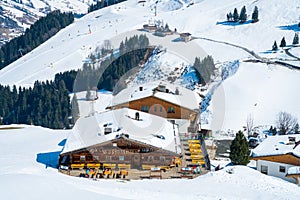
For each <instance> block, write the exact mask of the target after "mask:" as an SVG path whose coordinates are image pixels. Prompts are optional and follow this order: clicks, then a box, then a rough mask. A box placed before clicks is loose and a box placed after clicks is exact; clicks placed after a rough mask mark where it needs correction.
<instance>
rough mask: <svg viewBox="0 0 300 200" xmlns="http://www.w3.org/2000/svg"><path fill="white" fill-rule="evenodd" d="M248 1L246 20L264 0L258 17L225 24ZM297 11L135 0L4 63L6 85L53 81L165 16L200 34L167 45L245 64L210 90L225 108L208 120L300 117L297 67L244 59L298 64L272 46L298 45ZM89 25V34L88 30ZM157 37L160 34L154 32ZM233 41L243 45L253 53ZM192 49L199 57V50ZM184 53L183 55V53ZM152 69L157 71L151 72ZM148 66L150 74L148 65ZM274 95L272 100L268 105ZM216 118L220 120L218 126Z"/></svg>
mask: <svg viewBox="0 0 300 200" xmlns="http://www.w3.org/2000/svg"><path fill="white" fill-rule="evenodd" d="M156 2H157V3H156ZM287 2H288V3H287ZM244 5H245V6H246V9H247V15H248V18H251V14H252V12H253V10H254V7H255V6H258V9H259V22H257V23H250V21H248V22H246V23H245V24H228V23H226V22H225V20H226V14H227V13H228V12H230V11H231V12H233V9H234V8H237V9H238V11H239V12H240V10H241V8H242V6H244ZM155 7H156V9H155ZM155 10H156V16H155ZM299 11H300V5H299V1H298V0H288V1H281V0H273V1H268V0H259V1H253V0H245V1H232V0H223V1H219V0H198V1H194V4H192V3H191V2H190V1H188V0H186V1H181V0H161V1H155V0H150V1H147V2H145V3H138V1H135V0H129V1H127V2H123V3H120V4H117V5H114V6H111V7H108V8H105V9H102V10H99V11H95V12H92V13H90V14H88V15H86V16H84V17H82V18H80V19H77V20H76V21H75V22H74V23H73V24H72V25H70V26H68V27H67V28H65V29H63V30H62V31H60V32H59V33H58V34H57V35H55V36H54V37H53V38H51V39H50V40H48V41H47V42H45V43H44V44H42V45H40V46H39V47H38V48H36V49H35V50H33V51H32V52H31V53H29V54H27V55H25V56H23V57H22V58H20V59H19V60H17V61H16V62H14V63H12V64H11V65H9V66H7V67H6V68H4V69H2V70H1V71H0V83H1V84H9V85H13V84H16V85H18V86H20V85H21V86H31V85H32V84H33V83H34V81H35V80H37V79H38V80H46V79H53V78H54V75H55V74H56V73H58V72H63V71H65V70H70V69H78V68H81V67H82V64H83V62H82V61H84V60H85V59H86V57H87V56H88V55H89V54H90V53H91V52H93V51H94V50H95V49H96V48H97V47H98V46H100V47H101V45H102V44H103V41H104V40H106V39H111V40H113V41H112V43H113V44H114V47H115V48H117V47H118V42H119V41H120V38H118V37H116V36H120V35H126V34H125V33H126V32H129V31H133V30H136V29H138V28H141V27H142V25H143V24H146V23H149V22H153V21H155V20H161V21H163V22H164V24H166V23H168V25H169V27H170V28H171V29H172V30H174V29H175V28H176V29H177V31H178V32H180V33H181V32H190V33H191V34H192V36H193V37H194V38H195V39H194V40H193V41H192V42H187V43H183V42H175V41H176V39H175V40H174V38H173V37H175V38H176V37H178V35H175V36H172V37H170V36H166V37H164V38H163V40H167V41H168V44H172V43H174V45H178V47H179V48H178V49H181V50H182V52H184V51H185V50H186V49H187V47H189V48H190V47H191V45H195V46H198V47H199V48H198V49H201V52H200V51H199V56H200V57H203V56H204V55H205V53H203V50H204V51H205V52H206V53H207V54H209V55H212V56H213V58H214V60H215V62H216V64H218V66H222V65H223V64H224V63H228V62H232V63H233V62H234V61H235V60H238V61H239V62H240V68H239V70H241V71H238V73H237V74H236V75H233V76H232V77H231V78H229V79H227V80H225V81H222V83H221V84H220V89H219V90H217V92H216V93H215V94H214V95H213V96H212V99H213V102H223V103H221V104H219V107H220V108H216V107H217V104H216V103H215V104H214V106H213V104H211V106H210V107H209V108H208V109H209V112H210V113H212V114H213V118H214V120H213V122H210V121H209V120H208V121H209V126H210V127H211V126H212V128H214V129H222V130H226V129H241V128H242V126H243V125H245V119H246V118H247V116H248V115H249V114H253V117H254V119H255V122H256V121H257V123H258V124H257V125H259V124H261V123H266V124H274V121H275V115H276V113H277V112H278V111H281V110H282V111H287V112H291V113H292V114H294V115H296V116H297V117H298V118H300V109H299V107H297V104H296V103H295V102H294V99H299V97H300V94H299V93H298V92H295V91H297V90H296V85H297V84H298V83H299V81H298V80H299V79H300V75H299V72H298V71H296V70H291V69H287V68H285V67H284V66H281V65H269V66H268V65H266V64H258V63H252V62H249V63H244V62H243V61H244V60H248V59H253V58H254V57H253V56H252V55H251V54H250V53H251V51H252V50H253V51H254V53H256V54H257V57H262V60H263V61H266V60H267V59H270V61H274V60H279V59H280V60H281V61H284V62H287V63H290V64H292V65H296V66H300V62H299V60H297V59H295V58H292V57H290V56H288V55H287V54H286V53H285V52H284V51H282V50H279V51H278V52H277V53H270V51H269V50H270V49H271V47H272V45H273V43H274V40H277V43H278V45H279V44H280V40H281V38H282V37H283V36H284V37H285V38H286V41H287V44H288V45H290V44H291V43H292V39H293V36H294V33H295V32H299V31H300V28H298V27H297V24H298V22H299V13H300V12H299ZM89 27H90V29H91V34H89ZM131 33H132V32H131ZM144 33H145V32H144ZM152 37H153V38H155V36H152ZM112 38H113V39H112ZM116 38H118V39H116ZM156 38H158V37H156ZM207 39H212V40H213V41H212V40H207ZM159 40H161V38H160V39H157V41H159ZM116 41H118V42H116ZM222 42H223V43H222ZM224 42H225V43H224ZM226 43H227V44H226ZM230 44H233V45H238V46H241V47H245V48H247V49H248V50H249V51H248V52H247V51H245V49H242V48H239V47H238V46H232V45H230ZM290 47H291V46H289V47H288V48H290ZM247 49H246V50H247ZM168 50H170V49H167V52H168ZM290 52H291V53H292V54H294V55H296V56H297V55H298V56H299V54H297V53H298V52H299V47H293V48H292V49H291V50H290ZM193 53H195V55H197V54H198V50H196V51H194V52H193ZM169 55H171V54H169ZM178 56H179V57H180V55H178ZM182 57H185V56H182ZM159 59H160V60H159ZM159 59H158V62H153V66H151V65H150V66H146V67H148V68H149V72H150V71H151V70H152V71H153V70H154V71H155V66H156V64H158V63H162V64H164V63H166V62H165V61H167V63H170V65H174V66H176V65H179V64H180V63H181V62H180V61H178V57H177V58H174V56H173V55H171V56H170V57H169V58H168V56H161V58H159ZM183 60H184V61H185V65H187V66H188V65H190V64H192V59H183ZM186 61H188V62H186ZM155 63H156V64H155ZM165 66H166V68H164V66H162V68H161V69H163V70H167V71H166V74H170V73H171V72H170V73H169V71H168V70H170V69H172V67H171V68H170V66H167V65H165ZM151 67H153V69H151V70H150V68H151ZM175 68H176V67H175ZM175 68H174V69H175ZM157 69H158V68H157ZM152 71H151V72H152ZM144 72H145V73H146V71H144ZM145 73H143V71H142V72H141V73H140V76H139V77H137V79H140V78H143V77H146V79H147V80H148V76H147V75H146V74H145ZM145 75H146V76H145ZM154 75H155V73H153V76H150V77H149V79H153V78H151V77H154ZM251 78H253V79H251ZM254 78H255V79H254ZM277 79H280V80H277ZM245 80H247V81H245ZM275 86H276V87H275ZM222 90H223V91H224V92H223V93H222V92H221V91H222ZM218 94H222V95H218ZM267 94H268V95H267ZM280 94H283V95H280ZM265 96H269V97H265ZM270 101H272V102H271V103H270ZM255 104H256V105H257V106H255V108H253V109H252V107H253V106H252V105H255ZM259 106H261V107H259ZM213 107H214V108H213ZM220 112H221V113H220ZM218 116H219V117H218ZM256 119H257V120H256ZM262 119H263V120H262ZM261 120H262V121H261ZM213 123H215V124H216V125H212V124H213Z"/></svg>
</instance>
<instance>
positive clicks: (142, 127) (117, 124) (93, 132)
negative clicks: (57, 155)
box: [62, 108, 181, 154]
mask: <svg viewBox="0 0 300 200" xmlns="http://www.w3.org/2000/svg"><path fill="white" fill-rule="evenodd" d="M136 112H137V111H136V110H132V109H128V108H123V109H116V110H111V111H107V112H103V113H100V114H96V115H94V116H89V117H82V118H79V119H78V120H77V122H76V124H75V126H74V128H73V130H72V132H71V133H70V135H69V137H68V139H67V142H66V144H65V146H64V149H63V151H62V154H63V153H67V152H71V151H74V150H78V149H82V148H86V147H89V146H92V145H96V144H100V143H103V142H106V141H110V140H112V139H115V138H116V137H117V136H119V135H120V134H122V133H123V134H128V135H129V139H132V140H136V141H139V142H143V143H146V144H149V145H152V146H155V147H159V148H163V149H165V150H169V151H172V152H175V153H178V154H179V153H181V149H180V140H179V136H178V130H177V129H176V128H175V127H174V126H173V124H171V123H170V122H168V121H167V120H166V119H165V118H162V117H158V116H155V115H151V114H148V113H144V112H139V120H136V119H135V114H136ZM105 128H111V130H112V132H111V133H109V134H106V135H105V134H104V131H105ZM174 131H175V132H174ZM174 133H175V135H176V136H174ZM158 136H163V137H161V138H160V137H158ZM162 138H163V139H162Z"/></svg>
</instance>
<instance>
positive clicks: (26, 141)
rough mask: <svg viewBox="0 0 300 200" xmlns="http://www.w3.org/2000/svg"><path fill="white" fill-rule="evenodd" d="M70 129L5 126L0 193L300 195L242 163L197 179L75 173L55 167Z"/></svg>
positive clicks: (0, 140) (16, 196) (0, 132)
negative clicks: (110, 177)
mask: <svg viewBox="0 0 300 200" xmlns="http://www.w3.org/2000/svg"><path fill="white" fill-rule="evenodd" d="M4 127H5V128H8V127H19V128H20V127H24V128H22V129H11V130H4V129H3V128H4ZM68 133H69V131H53V130H49V129H45V128H41V127H34V126H26V125H24V126H23V125H17V126H0V163H1V166H0V187H1V198H2V199H13V200H21V199H22V200H27V199H28V200H29V199H30V200H35V199H44V200H48V199H49V200H52V199H69V198H72V199H74V200H76V199H101V198H102V199H174V200H175V199H180V200H182V199H197V200H199V199H205V200H207V199H270V200H271V199H295V200H296V199H298V198H299V196H300V189H299V187H298V186H296V185H295V184H292V183H289V182H286V181H283V180H281V179H278V178H273V177H270V176H266V175H264V174H261V173H260V172H258V171H255V170H253V169H251V168H248V167H242V166H235V167H227V168H225V169H223V170H220V171H217V172H210V173H208V174H206V175H204V176H200V177H198V178H196V179H192V180H189V179H186V180H179V179H173V180H132V181H124V182H121V181H119V180H97V181H93V180H92V179H86V178H79V177H70V176H67V175H63V174H61V173H59V172H58V171H57V170H56V169H54V168H52V167H51V165H55V163H56V162H57V156H58V154H59V152H60V151H61V150H62V148H63V145H64V143H65V139H66V137H67V134H68ZM230 171H231V172H232V173H230Z"/></svg>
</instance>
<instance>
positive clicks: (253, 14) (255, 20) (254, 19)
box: [252, 6, 258, 23]
mask: <svg viewBox="0 0 300 200" xmlns="http://www.w3.org/2000/svg"><path fill="white" fill-rule="evenodd" d="M252 22H253V23H255V22H258V8H257V6H255V7H254V11H253V13H252Z"/></svg>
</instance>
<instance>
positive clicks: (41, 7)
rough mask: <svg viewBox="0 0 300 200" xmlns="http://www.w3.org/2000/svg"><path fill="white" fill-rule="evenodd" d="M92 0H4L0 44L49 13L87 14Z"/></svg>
mask: <svg viewBox="0 0 300 200" xmlns="http://www.w3.org/2000/svg"><path fill="white" fill-rule="evenodd" d="M94 2H95V1H94V0H71V1H67V0H64V1H56V0H47V1H45V0H5V1H0V30H1V33H2V34H1V36H0V42H5V41H7V40H9V39H12V38H14V37H16V36H17V35H20V34H22V33H23V32H24V31H25V29H26V28H29V27H30V26H31V25H32V24H33V23H34V22H35V21H36V20H38V19H39V18H40V17H42V16H44V15H45V14H47V13H48V12H50V11H53V10H58V9H59V10H61V11H62V12H73V13H77V14H84V13H87V10H88V6H89V5H90V4H92V3H94Z"/></svg>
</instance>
